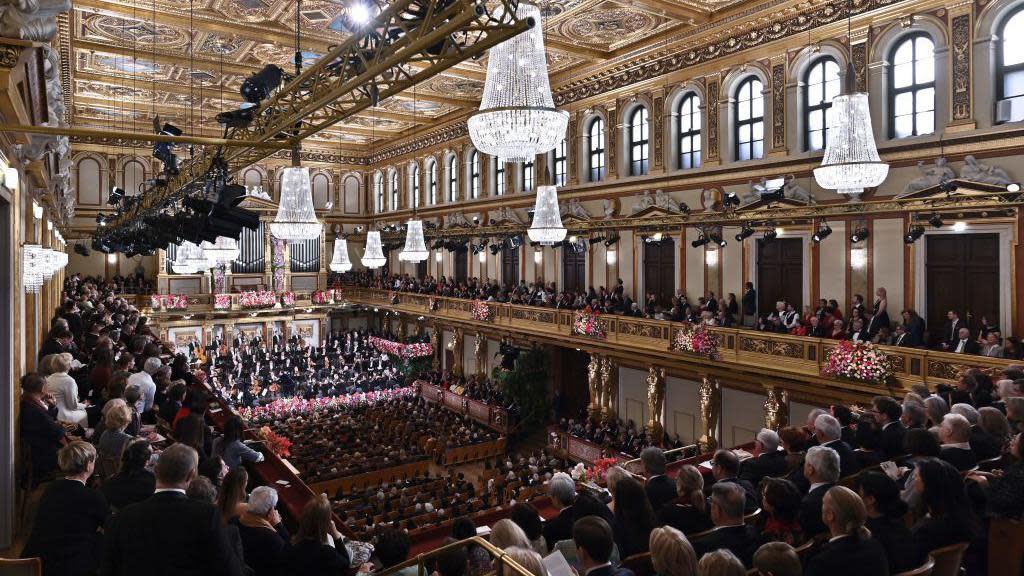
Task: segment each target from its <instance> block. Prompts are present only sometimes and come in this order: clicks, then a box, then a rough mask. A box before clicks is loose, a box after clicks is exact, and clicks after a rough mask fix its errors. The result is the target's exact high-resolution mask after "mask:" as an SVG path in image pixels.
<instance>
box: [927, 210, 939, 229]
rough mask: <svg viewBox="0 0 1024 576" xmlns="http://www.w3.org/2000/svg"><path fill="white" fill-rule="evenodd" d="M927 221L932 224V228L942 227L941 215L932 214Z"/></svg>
mask: <svg viewBox="0 0 1024 576" xmlns="http://www.w3.org/2000/svg"><path fill="white" fill-rule="evenodd" d="M928 223H929V224H931V225H932V228H942V216H939V214H938V213H935V214H932V217H931V218H929V219H928Z"/></svg>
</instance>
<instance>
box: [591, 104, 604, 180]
mask: <svg viewBox="0 0 1024 576" xmlns="http://www.w3.org/2000/svg"><path fill="white" fill-rule="evenodd" d="M595 127H598V128H599V129H598V130H597V134H596V135H595V134H594V128H595ZM604 134H605V125H604V118H602V117H600V116H596V117H594V118H592V119H591V120H590V123H589V124H587V176H588V181H589V182H601V181H603V180H604V179H605V176H606V175H607V166H606V162H605V148H604ZM595 136H596V138H595ZM594 140H598V142H597V143H596V144H595V142H594ZM595 164H596V165H595Z"/></svg>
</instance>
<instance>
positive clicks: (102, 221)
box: [96, 214, 107, 226]
mask: <svg viewBox="0 0 1024 576" xmlns="http://www.w3.org/2000/svg"><path fill="white" fill-rule="evenodd" d="M96 223H97V224H99V225H100V226H106V225H107V216H106V215H105V214H97V215H96Z"/></svg>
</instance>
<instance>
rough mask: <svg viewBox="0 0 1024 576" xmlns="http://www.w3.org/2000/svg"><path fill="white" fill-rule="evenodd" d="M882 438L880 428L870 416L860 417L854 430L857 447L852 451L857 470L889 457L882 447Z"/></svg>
mask: <svg viewBox="0 0 1024 576" xmlns="http://www.w3.org/2000/svg"><path fill="white" fill-rule="evenodd" d="M883 440H884V438H883V437H882V430H881V428H880V427H879V425H878V423H877V422H875V421H874V420H873V419H871V418H861V421H860V422H859V423H857V431H856V444H857V446H858V448H857V449H856V450H854V451H853V455H854V456H855V457H856V460H857V469H858V470H863V469H865V468H869V467H871V466H877V465H878V464H881V463H882V462H884V461H886V460H888V459H889V458H887V457H886V455H885V452H884V450H883V447H882V442H883Z"/></svg>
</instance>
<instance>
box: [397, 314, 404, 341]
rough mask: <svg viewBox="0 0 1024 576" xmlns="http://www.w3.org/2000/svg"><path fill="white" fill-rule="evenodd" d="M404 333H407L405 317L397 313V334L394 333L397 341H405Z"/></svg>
mask: <svg viewBox="0 0 1024 576" xmlns="http://www.w3.org/2000/svg"><path fill="white" fill-rule="evenodd" d="M406 334H407V330H406V326H405V317H403V316H402V315H401V314H399V315H398V334H397V335H396V336H397V337H398V340H399V342H405V336H406Z"/></svg>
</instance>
